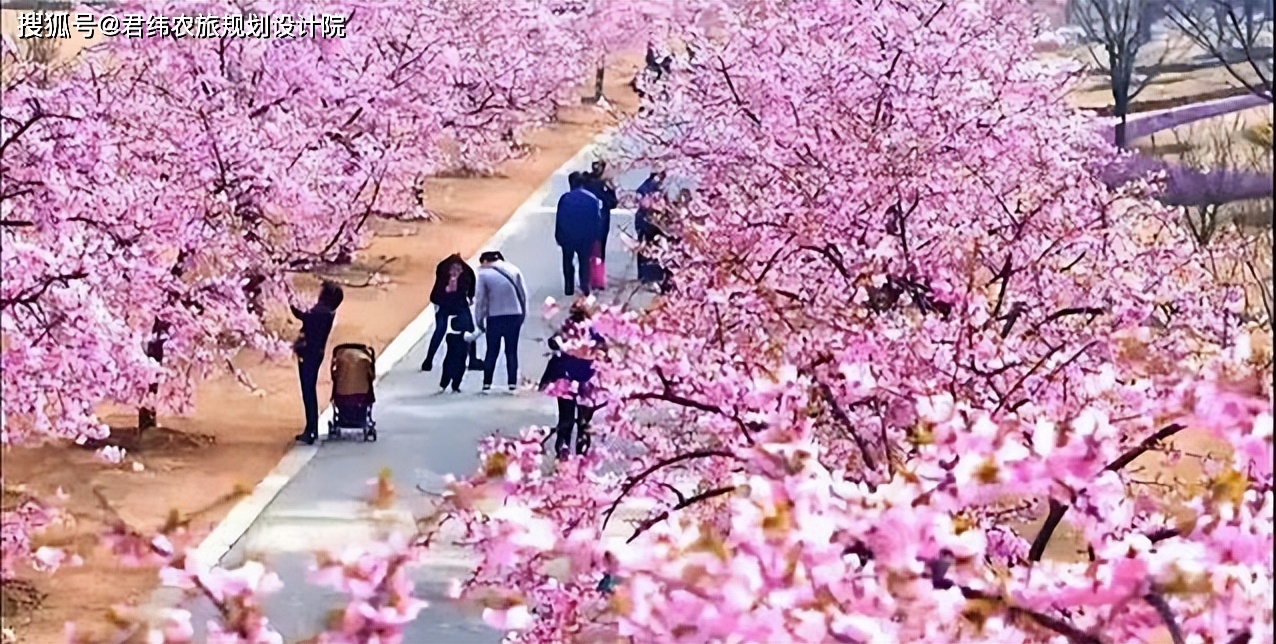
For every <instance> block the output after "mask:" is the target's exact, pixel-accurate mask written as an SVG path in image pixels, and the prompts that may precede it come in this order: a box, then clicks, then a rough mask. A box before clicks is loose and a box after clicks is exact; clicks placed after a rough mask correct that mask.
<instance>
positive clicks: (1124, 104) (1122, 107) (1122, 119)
mask: <svg viewBox="0 0 1276 644" xmlns="http://www.w3.org/2000/svg"><path fill="white" fill-rule="evenodd" d="M1112 115H1113V116H1115V117H1116V126H1115V127H1113V129H1112V144H1113V145H1115V146H1117V147H1118V148H1121V149H1123V150H1124V149H1125V144H1126V137H1127V132H1126V125H1127V121H1126V119H1127V117H1129V115H1130V104H1129V101H1123V100H1121V99H1117V101H1116V105H1115V106H1114V107H1113V109H1112Z"/></svg>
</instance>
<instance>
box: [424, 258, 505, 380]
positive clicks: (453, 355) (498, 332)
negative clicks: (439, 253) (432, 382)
mask: <svg viewBox="0 0 1276 644" xmlns="http://www.w3.org/2000/svg"><path fill="white" fill-rule="evenodd" d="M430 302H431V303H432V304H434V306H435V311H434V335H433V336H431V337H430V344H429V346H428V347H427V348H426V353H425V361H424V362H423V363H421V371H430V370H432V369H433V368H434V358H435V357H436V356H437V355H438V351H439V347H440V345H443V346H444V349H445V353H444V357H443V369H442V372H443V373H442V379H441V380H440V381H439V391H440V392H444V391H448V390H451V391H453V392H459V391H461V381H462V380H463V379H464V378H465V372H466V370H467V369H468V370H470V371H482V372H483V391H484V392H489V391H491V390H492V381H493V379H494V378H495V375H496V361H497V359H498V358H499V357H500V354H501V349H502V348H503V349H504V350H505V351H504V353H505V371H506V375H507V376H508V378H507V380H506V385H507V387H508V388H509V390H510V391H514V390H515V389H517V388H518V336H519V333H520V332H521V331H522V329H523V321H524V320H525V319H526V318H527V284H526V283H525V282H524V281H523V273H522V271H520V270H519V269H518V267H517V266H515V265H514V264H513V263H511V262H508V261H506V259H505V256H504V255H502V254H501V252H500V251H496V250H490V251H485V252H483V253H482V254H481V255H479V269H478V272H477V273H476V272H475V271H474V269H472V268H470V266H469V264H466V263H465V260H464V259H462V258H461V256H460V255H459V254H454V255H451V256H449V257H447V258H445V259H444V260H443V261H442V262H440V263H439V265H438V268H437V269H436V273H435V282H434V289H433V290H432V291H431V292H430ZM471 305H473V307H474V309H473V312H472V313H471V310H470V306H471ZM479 337H486V343H487V352H486V355H485V357H484V359H483V360H479V358H478V345H477V343H476V340H478V338H479ZM445 343H446V344H445Z"/></svg>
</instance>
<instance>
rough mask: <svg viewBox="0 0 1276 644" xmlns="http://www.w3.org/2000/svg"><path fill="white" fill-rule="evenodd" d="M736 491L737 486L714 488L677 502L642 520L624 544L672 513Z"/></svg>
mask: <svg viewBox="0 0 1276 644" xmlns="http://www.w3.org/2000/svg"><path fill="white" fill-rule="evenodd" d="M736 489H737V486H734V485H726V486H723V487H718V488H714V489H712V490H707V491H704V492H701V493H699V494H696V495H694V496H689V497H687V498H685V499H682V500H680V501H678V503H677V504H676V505H674V506H673V507H671V508H669V509H668V510H665V511H663V512H661V513H660V514H658V515H656V516H655V517H651V518H649V519H644V520H643V521H642V522H641V523H639V524H638V527H637V528H635V529H634V533H633V534H631V535H629V538H628V539H625V543H633V541H634V539H637V538H638V537H639V535H641V534H642V533H644V532H646V531H648V530H650V529H651V528H652V526H654V525H656V524H657V523H660V522H661V521H664V520H665V519H668V518H669V516H670V515H671V514H673V513H674V512H677V511H678V510H682V509H685V508H689V507H691V506H693V505H695V504H697V503H699V502H701V501H705V500H708V499H712V498H714V497H719V496H722V495H724V494H729V493H731V492H734V491H735V490H736ZM680 496H681V495H680Z"/></svg>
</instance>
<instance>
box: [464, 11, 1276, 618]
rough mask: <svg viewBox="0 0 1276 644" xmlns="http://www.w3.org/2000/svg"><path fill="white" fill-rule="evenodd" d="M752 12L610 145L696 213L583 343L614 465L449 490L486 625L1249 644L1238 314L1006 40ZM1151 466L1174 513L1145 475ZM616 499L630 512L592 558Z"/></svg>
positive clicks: (1265, 576) (1199, 261) (1254, 379)
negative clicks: (661, 283) (609, 584)
mask: <svg viewBox="0 0 1276 644" xmlns="http://www.w3.org/2000/svg"><path fill="white" fill-rule="evenodd" d="M757 4H758V6H756V7H755V9H756V11H753V12H750V13H746V14H742V15H740V16H739V18H738V20H737V21H736V23H735V24H731V25H728V29H729V31H730V37H729V38H728V39H724V41H721V42H710V41H704V40H700V41H697V40H696V39H695V37H694V36H691V37H690V39H691V40H692V41H693V43H692V44H693V45H694V46H695V48H696V50H697V51H698V52H700V54H698V56H697V61H696V62H694V63H692V64H691V65H689V67H688V68H687V69H685V70H683V71H681V72H680V73H678V74H676V75H675V76H674V78H673V79H672V80H670V81H669V82H670V89H669V95H668V96H667V98H665V99H664V100H662V101H660V102H658V103H654V104H649V105H647V106H646V107H647V110H646V111H644V113H643V115H642V116H640V117H638V118H637V119H635V120H634V121H633V122H632V123H630V124H629V126H628V127H627V128H626V131H625V133H624V134H623V135H622V139H627V142H626V144H625V145H622V146H618V151H620V152H619V153H625V152H624V151H628V153H629V154H631V155H633V158H631V159H630V160H629V161H630V165H631V166H633V167H645V166H650V165H653V164H658V165H660V166H662V167H664V168H666V169H667V170H668V171H669V172H670V174H671V175H673V176H674V177H676V178H681V179H682V180H684V181H687V182H689V183H690V184H692V185H694V189H693V194H692V197H691V199H690V200H688V201H686V202H684V203H683V204H682V205H676V206H674V208H673V211H672V213H671V215H670V216H669V217H668V219H667V220H666V221H664V222H662V223H663V224H664V226H665V227H666V230H667V232H669V233H671V235H672V237H673V238H674V241H673V242H671V243H669V244H667V245H666V246H664V247H663V248H661V249H656V250H655V251H654V252H656V253H657V254H658V255H659V256H660V258H661V259H662V261H663V262H664V263H665V264H666V266H667V267H668V268H669V269H670V270H671V271H672V273H673V280H674V290H673V292H672V293H671V294H670V295H669V296H668V297H665V298H662V299H661V300H660V302H659V303H658V304H657V305H656V306H654V307H653V308H652V309H651V310H650V311H646V312H624V311H616V310H603V311H600V312H599V314H598V315H597V318H596V321H595V328H596V329H597V330H598V331H599V332H600V333H602V334H603V335H604V336H605V337H606V338H607V341H608V347H609V352H610V358H609V360H608V361H607V364H605V365H601V367H600V376H599V378H600V380H601V383H600V384H601V386H602V388H603V389H604V390H606V391H607V392H608V393H609V395H610V404H609V406H608V407H607V409H606V410H605V412H603V413H600V415H599V416H598V417H596V420H595V423H594V426H595V430H594V431H595V432H596V433H599V434H602V435H604V436H606V437H607V439H608V440H607V442H609V443H611V444H620V445H627V446H629V447H630V448H635V449H637V451H638V452H639V453H640V456H639V457H638V458H637V459H635V460H628V459H626V458H625V457H624V456H623V455H622V454H608V453H606V450H605V449H599V450H598V452H599V453H597V454H596V455H594V456H591V457H587V458H585V459H577V460H573V461H569V462H567V463H559V464H558V465H557V469H556V471H555V473H554V474H553V475H552V477H553V479H552V482H546V481H544V477H543V476H542V475H541V474H540V471H539V469H538V468H537V464H538V462H539V460H540V459H541V458H542V454H541V449H540V441H539V436H538V435H529V436H525V437H524V438H522V439H519V440H501V439H494V440H493V441H492V442H491V443H489V444H488V445H486V446H485V447H484V448H483V450H482V452H481V454H480V458H481V459H482V460H483V463H484V465H483V469H482V471H481V472H480V473H479V474H478V475H477V476H476V477H475V478H474V479H473V480H472V481H470V482H468V483H464V484H461V485H460V486H458V489H457V492H456V495H457V498H458V501H457V503H456V507H457V508H458V509H457V511H456V513H455V515H454V516H455V517H456V518H457V519H458V520H460V521H461V522H462V524H463V525H465V526H467V534H468V535H469V537H470V539H472V542H473V543H474V544H475V547H477V548H478V549H479V551H480V552H481V553H483V561H482V563H481V564H480V567H479V569H478V572H477V573H476V574H475V576H474V577H473V578H472V579H471V580H470V581H469V585H470V586H469V587H470V590H471V591H472V592H479V591H480V590H481V591H482V592H484V593H487V594H488V595H489V596H492V595H494V596H495V599H490V600H489V602H490V603H491V605H492V607H493V610H494V614H492V615H491V616H490V617H491V621H492V623H494V624H500V625H503V626H507V627H509V628H511V629H514V630H516V631H517V633H516V637H517V638H518V639H519V640H521V641H577V637H578V636H580V635H581V634H582V633H584V632H587V631H590V630H591V629H593V632H594V633H595V634H596V635H598V636H599V637H603V636H605V634H599V633H597V626H598V625H599V624H606V623H608V622H610V623H611V625H612V632H611V634H610V635H611V636H614V635H615V634H616V633H619V634H620V635H623V636H629V637H631V638H633V640H632V641H639V642H706V641H737V640H743V641H810V642H821V641H830V640H832V641H844V642H873V641H888V640H889V641H933V642H956V641H1017V642H1045V641H1070V642H1096V643H1097V642H1109V641H1110V642H1120V641H1141V640H1146V639H1147V637H1148V636H1149V635H1150V634H1152V633H1153V632H1154V631H1158V630H1159V631H1162V632H1164V633H1168V635H1169V637H1170V639H1171V640H1172V641H1175V642H1186V641H1214V642H1242V641H1270V639H1271V638H1272V631H1271V627H1270V617H1271V609H1270V605H1269V604H1270V596H1271V593H1270V585H1271V584H1270V579H1271V566H1272V560H1271V556H1270V554H1269V553H1270V550H1271V544H1272V536H1271V535H1272V533H1271V525H1270V522H1271V519H1270V517H1271V512H1272V510H1271V508H1272V494H1271V466H1270V457H1271V398H1270V394H1269V393H1267V391H1266V390H1267V388H1266V387H1265V386H1263V385H1262V384H1261V383H1264V382H1268V381H1269V380H1268V379H1269V378H1270V374H1268V373H1259V372H1257V370H1256V368H1255V367H1253V366H1252V365H1250V364H1249V363H1248V362H1247V361H1246V358H1247V357H1248V356H1247V354H1248V349H1247V342H1248V340H1247V332H1248V329H1246V328H1244V327H1243V326H1242V325H1241V323H1240V313H1241V311H1240V310H1239V305H1240V303H1241V301H1242V298H1241V294H1240V293H1239V292H1238V291H1237V290H1236V289H1234V288H1225V287H1220V286H1217V285H1216V284H1215V283H1214V281H1213V280H1212V279H1211V277H1210V274H1209V270H1208V267H1207V266H1205V265H1204V260H1203V258H1202V257H1201V256H1200V255H1199V254H1198V253H1196V252H1195V248H1194V247H1193V244H1192V242H1191V240H1190V238H1189V237H1188V236H1187V234H1186V232H1185V231H1183V230H1182V229H1181V228H1179V227H1178V226H1177V225H1175V222H1174V215H1173V213H1172V212H1170V211H1168V210H1166V209H1164V208H1163V207H1161V206H1159V205H1158V204H1157V203H1156V202H1155V201H1152V200H1151V199H1150V194H1151V193H1150V192H1149V190H1148V189H1147V186H1139V185H1133V186H1125V187H1119V188H1118V189H1112V188H1109V187H1108V186H1106V185H1105V184H1104V183H1103V181H1102V179H1103V177H1104V175H1103V173H1102V169H1103V167H1104V166H1106V165H1108V164H1109V163H1111V162H1112V161H1113V152H1112V151H1111V150H1110V149H1109V148H1107V147H1106V144H1105V142H1104V140H1103V136H1102V131H1101V130H1100V129H1099V128H1096V126H1095V124H1093V123H1092V122H1090V121H1088V120H1087V119H1086V118H1085V117H1083V116H1082V115H1079V114H1077V113H1076V112H1074V111H1073V110H1071V109H1070V108H1068V107H1067V106H1066V104H1065V103H1064V101H1063V94H1064V91H1065V90H1066V85H1065V83H1064V81H1063V76H1061V75H1060V74H1059V73H1058V70H1054V69H1051V68H1050V67H1048V66H1046V65H1043V64H1042V63H1040V62H1038V61H1035V60H1033V59H1032V58H1031V55H1030V53H1028V52H1026V51H1024V48H1022V47H1020V46H1018V43H1022V42H1025V41H1030V40H1032V39H1033V38H1035V37H1036V36H1037V31H1036V28H1035V25H1034V23H1033V22H1032V21H1030V20H1028V19H1027V17H1026V16H1025V15H1024V14H1023V13H1022V7H1021V6H1020V5H1019V4H1018V3H1014V2H989V3H961V4H950V3H942V2H926V3H894V2H882V3H872V4H871V5H857V4H853V3H757ZM994 24H995V25H996V27H995V28H994V27H993V25H994ZM634 151H637V152H634ZM1184 432H1189V433H1190V432H1199V433H1201V434H1203V435H1205V436H1209V437H1212V439H1213V440H1215V441H1216V442H1218V443H1221V444H1224V445H1227V446H1228V447H1230V450H1227V451H1224V452H1223V453H1210V454H1195V453H1189V452H1186V451H1185V450H1184V448H1182V447H1175V443H1174V442H1173V441H1172V440H1171V439H1172V438H1173V437H1176V436H1178V435H1180V434H1183V433H1184ZM1229 452H1230V453H1229ZM1157 455H1165V457H1166V459H1157V458H1154V457H1155V456H1157ZM1178 459H1189V460H1193V461H1195V462H1196V466H1195V467H1192V468H1189V471H1188V474H1187V475H1186V478H1185V479H1184V480H1175V479H1174V478H1173V477H1172V476H1171V475H1170V474H1165V473H1163V474H1162V475H1161V477H1160V478H1153V475H1151V474H1148V473H1147V472H1148V471H1149V470H1155V468H1156V466H1157V465H1158V460H1168V461H1170V462H1173V461H1176V460H1178ZM1159 464H1161V465H1163V464H1164V463H1163V462H1162V463H1159ZM603 465H609V466H610V467H612V468H616V467H620V468H623V472H624V476H621V477H607V476H604V475H602V474H600V473H599V471H600V470H599V467H601V466H603ZM1193 472H1195V473H1196V474H1193ZM1195 477H1199V479H1201V480H1203V481H1204V484H1203V485H1202V484H1199V483H1197V482H1195V481H1193V480H1192V479H1193V478H1195ZM686 479H689V480H690V482H691V486H690V487H688V485H687V483H686ZM1161 486H1169V487H1170V488H1174V489H1177V490H1178V491H1179V492H1180V493H1182V494H1183V497H1182V498H1175V497H1174V496H1171V495H1165V494H1158V493H1156V490H1158V489H1159V488H1160V487H1161ZM475 497H479V498H483V497H488V498H493V497H494V498H496V499H498V500H499V501H500V506H501V509H500V510H499V511H497V512H491V511H488V510H486V509H485V508H483V507H482V505H481V504H477V503H475V502H473V501H472V499H474V498H475ZM630 500H633V501H636V502H638V505H639V506H640V507H650V506H654V510H651V512H650V515H649V516H648V517H647V518H646V519H643V520H639V521H637V522H636V524H635V525H634V527H633V528H632V530H631V531H630V535H631V536H629V537H628V538H627V540H626V539H623V538H622V541H627V542H628V543H625V544H621V543H615V544H607V542H606V540H605V539H604V525H605V524H606V523H607V521H608V519H610V518H612V517H613V516H614V514H615V512H617V511H618V508H623V507H624V504H626V503H627V502H629V501H630ZM1043 517H1044V519H1045V523H1044V525H1043V526H1042V527H1040V528H1039V529H1032V528H1029V527H1026V526H1027V525H1028V524H1030V523H1031V522H1033V521H1034V520H1038V519H1041V518H1043ZM612 520H613V521H615V519H612ZM1063 523H1067V524H1068V525H1069V526H1070V528H1071V532H1072V534H1073V535H1074V536H1073V537H1071V538H1069V539H1067V543H1066V544H1064V543H1059V541H1060V539H1061V537H1059V536H1056V532H1057V531H1058V529H1059V526H1060V525H1061V524H1063ZM1050 551H1053V553H1054V554H1053V555H1051V556H1047V553H1048V552H1050ZM609 553H610V554H611V555H613V557H614V558H615V563H614V564H612V565H611V566H610V569H608V567H607V566H605V565H604V563H603V562H604V561H606V559H607V557H606V555H607V554H609ZM553 561H558V562H565V563H566V566H565V572H564V571H563V570H559V571H557V572H556V573H554V574H551V571H550V568H548V567H547V563H548V562H553ZM604 572H607V573H609V574H611V575H613V576H614V577H615V578H617V579H619V580H620V581H619V586H618V589H617V590H616V591H615V594H614V595H613V596H611V597H606V596H604V595H603V594H601V593H598V592H593V591H592V589H593V586H594V584H596V583H598V580H599V578H600V577H601V576H602V575H603V573H604Z"/></svg>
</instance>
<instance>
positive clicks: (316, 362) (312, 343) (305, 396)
mask: <svg viewBox="0 0 1276 644" xmlns="http://www.w3.org/2000/svg"><path fill="white" fill-rule="evenodd" d="M343 299H345V293H344V292H342V290H341V287H340V286H338V285H336V284H334V283H332V282H328V281H325V282H324V283H323V286H322V287H320V289H319V301H318V302H316V303H315V305H314V306H312V307H310V309H309V310H306V311H303V310H301V309H299V308H297V306H296V305H293V306H291V308H292V316H293V317H295V318H297V319H298V320H301V333H299V334H298V335H297V339H296V341H294V342H293V344H292V350H293V353H295V354H296V355H297V372H298V374H299V375H300V376H301V405H302V406H303V407H304V408H305V410H306V427H305V429H303V430H302V431H301V433H300V434H297V436H296V437H295V439H296V440H298V441H301V442H303V443H305V444H307V445H314V444H315V440H316V439H317V438H319V392H318V387H319V367H320V365H322V364H323V356H324V353H325V352H326V351H327V348H328V336H329V335H331V334H332V323H333V322H334V321H335V320H336V319H337V307H339V306H341V301H342V300H343Z"/></svg>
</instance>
